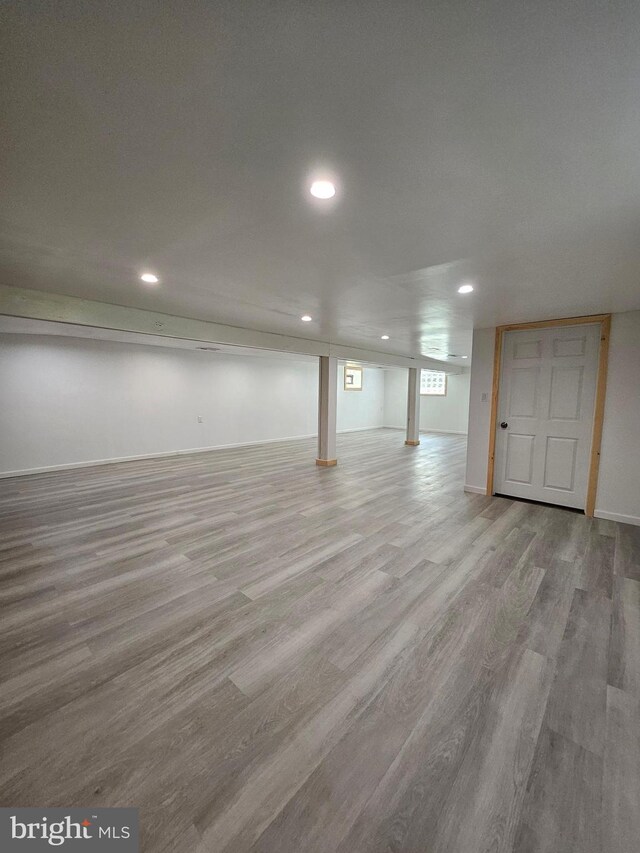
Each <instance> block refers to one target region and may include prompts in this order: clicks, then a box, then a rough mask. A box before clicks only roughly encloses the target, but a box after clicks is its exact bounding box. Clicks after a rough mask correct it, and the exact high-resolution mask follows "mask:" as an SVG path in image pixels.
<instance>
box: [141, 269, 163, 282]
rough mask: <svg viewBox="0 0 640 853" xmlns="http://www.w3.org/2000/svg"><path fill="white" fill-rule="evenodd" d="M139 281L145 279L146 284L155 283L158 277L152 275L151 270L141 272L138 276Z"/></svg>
mask: <svg viewBox="0 0 640 853" xmlns="http://www.w3.org/2000/svg"><path fill="white" fill-rule="evenodd" d="M140 279H141V281H145V282H146V283H147V284H157V283H158V282H159V281H160V279H159V278H158V276H157V275H154V274H153V273H152V272H143V273H142V275H141V276H140Z"/></svg>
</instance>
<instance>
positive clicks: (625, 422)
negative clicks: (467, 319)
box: [465, 311, 640, 524]
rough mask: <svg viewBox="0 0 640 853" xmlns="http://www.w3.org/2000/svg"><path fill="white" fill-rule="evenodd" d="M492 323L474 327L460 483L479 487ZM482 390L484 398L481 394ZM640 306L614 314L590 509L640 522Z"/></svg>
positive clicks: (482, 476)
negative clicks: (595, 485)
mask: <svg viewBox="0 0 640 853" xmlns="http://www.w3.org/2000/svg"><path fill="white" fill-rule="evenodd" d="M494 337H495V329H476V330H475V331H474V333H473V361H472V364H471V400H470V408H469V438H468V443H467V473H466V478H465V482H466V485H465V488H467V489H468V490H469V491H481V492H482V493H484V491H485V488H486V480H487V454H488V449H489V430H490V420H491V402H490V400H491V385H492V375H493V346H494ZM483 394H486V395H487V402H483V401H482V395H483ZM639 437H640V311H628V312H625V313H622V314H614V315H613V317H612V323H611V339H610V343H609V370H608V373H607V398H606V404H605V415H604V424H603V433H602V448H601V455H600V473H599V479H598V491H597V494H596V510H595V513H596V515H597V516H599V517H601V518H610V519H613V520H614V521H622V522H628V523H630V524H640V449H639Z"/></svg>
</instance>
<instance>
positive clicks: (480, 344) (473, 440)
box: [464, 329, 496, 495]
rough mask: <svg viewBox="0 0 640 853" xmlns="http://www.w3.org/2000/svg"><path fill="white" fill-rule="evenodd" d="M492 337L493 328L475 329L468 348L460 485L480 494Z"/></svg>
mask: <svg viewBox="0 0 640 853" xmlns="http://www.w3.org/2000/svg"><path fill="white" fill-rule="evenodd" d="M495 337H496V330H495V329H475V330H474V332H473V347H472V351H471V389H470V393H469V425H468V428H467V473H466V476H465V486H464V487H465V489H466V490H467V491H469V492H479V493H480V494H482V495H484V494H485V492H486V488H487V456H488V453H489V429H490V423H491V388H492V385H493V348H494V342H495Z"/></svg>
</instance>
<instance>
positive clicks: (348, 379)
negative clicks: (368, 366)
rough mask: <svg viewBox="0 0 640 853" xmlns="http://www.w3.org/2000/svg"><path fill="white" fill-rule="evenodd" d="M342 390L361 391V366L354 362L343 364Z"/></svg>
mask: <svg viewBox="0 0 640 853" xmlns="http://www.w3.org/2000/svg"><path fill="white" fill-rule="evenodd" d="M344 390H345V391H362V368H361V367H358V365H355V364H345V367H344Z"/></svg>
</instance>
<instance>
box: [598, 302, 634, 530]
mask: <svg viewBox="0 0 640 853" xmlns="http://www.w3.org/2000/svg"><path fill="white" fill-rule="evenodd" d="M596 515H599V516H600V517H601V518H611V519H613V520H614V521H623V522H628V523H630V524H640V311H627V312H625V313H624V314H614V315H613V318H612V322H611V342H610V344H609V371H608V373H607V400H606V404H605V409H604V424H603V430H602V446H601V448H600V476H599V478H598V493H597V495H596Z"/></svg>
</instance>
